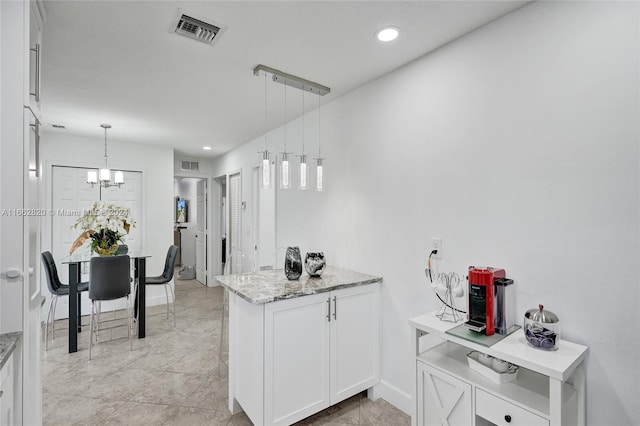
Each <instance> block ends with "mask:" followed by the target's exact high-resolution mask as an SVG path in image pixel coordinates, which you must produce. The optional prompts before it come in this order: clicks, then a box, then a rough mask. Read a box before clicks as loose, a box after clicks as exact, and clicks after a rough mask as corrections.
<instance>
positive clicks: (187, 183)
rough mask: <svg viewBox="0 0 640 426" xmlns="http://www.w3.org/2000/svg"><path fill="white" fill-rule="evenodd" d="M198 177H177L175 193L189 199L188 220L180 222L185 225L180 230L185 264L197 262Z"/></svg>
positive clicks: (181, 251) (181, 225) (182, 256)
mask: <svg viewBox="0 0 640 426" xmlns="http://www.w3.org/2000/svg"><path fill="white" fill-rule="evenodd" d="M199 180H200V179H197V178H180V177H177V178H175V181H174V193H175V195H176V197H181V198H184V199H186V200H187V212H188V218H187V219H188V220H189V221H188V222H185V223H180V224H179V226H180V227H183V226H184V227H185V229H182V230H181V231H180V232H181V234H182V237H181V250H180V257H181V260H182V264H183V265H195V264H196V234H197V232H198V206H197V201H198V181H199Z"/></svg>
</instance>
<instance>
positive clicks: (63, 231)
mask: <svg viewBox="0 0 640 426" xmlns="http://www.w3.org/2000/svg"><path fill="white" fill-rule="evenodd" d="M87 170H90V169H86V168H81V167H63V166H53V170H52V183H51V194H52V204H51V208H52V210H53V211H54V212H55V214H54V215H52V216H50V218H49V219H50V220H51V246H50V247H51V253H52V254H53V258H54V259H55V260H56V262H57V264H58V265H57V266H58V275H59V276H60V280H61V281H62V282H68V279H69V277H68V274H69V270H68V268H66V267H65V266H64V265H62V264H61V263H60V262H61V260H62V259H63V258H64V257H66V256H68V255H69V249H70V248H71V245H72V244H73V242H74V241H75V239H76V238H77V237H78V235H80V230H79V229H75V228H73V224H74V223H75V222H76V220H77V219H78V216H79V215H80V214H82V212H83V211H84V210H89V209H91V207H92V206H93V203H95V202H96V201H98V200H100V199H101V198H102V201H105V202H108V203H113V204H114V205H117V206H122V207H128V208H130V209H131V214H132V216H133V218H134V220H136V226H135V227H133V228H131V230H130V231H129V234H127V235H126V236H125V242H126V244H127V245H128V246H129V249H130V250H132V251H133V250H141V249H142V235H143V223H141V220H140V219H141V218H142V173H140V172H124V182H125V183H124V185H122V187H121V188H118V187H111V188H106V189H105V188H100V186H98V185H94V186H93V187H92V186H91V185H89V184H87ZM89 250H90V249H89V244H88V243H85V245H84V246H82V247H80V248H79V249H78V251H77V252H86V253H89ZM85 268H86V266H85ZM83 272H84V273H86V272H87V271H86V270H85V271H83ZM84 279H86V277H84ZM45 294H46V295H47V296H48V295H49V291H48V290H47V291H45ZM81 298H82V312H89V309H90V304H89V299H88V295H87V293H86V292H84V293H81ZM124 303H125V302H124V301H121V300H117V301H114V302H108V303H104V304H103V305H102V306H103V308H104V309H105V310H110V309H119V308H120V307H124ZM45 306H47V305H46V304H45ZM45 315H46V313H45ZM68 315H69V299H68V298H61V299H60V300H59V301H58V305H57V308H56V319H60V318H67V317H68Z"/></svg>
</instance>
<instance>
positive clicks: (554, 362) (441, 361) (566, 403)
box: [409, 313, 588, 426]
mask: <svg viewBox="0 0 640 426" xmlns="http://www.w3.org/2000/svg"><path fill="white" fill-rule="evenodd" d="M409 323H410V325H411V328H412V333H413V335H412V354H413V356H414V362H415V380H416V390H415V392H414V394H413V402H412V405H413V410H412V416H411V421H412V424H413V425H454V424H467V425H474V426H480V425H487V424H494V425H504V426H507V425H509V426H512V425H527V426H538V425H539V426H549V425H575V424H578V425H584V424H585V411H586V410H585V389H586V377H585V372H584V362H583V361H584V359H585V357H586V354H587V351H588V348H587V347H586V346H582V345H578V344H575V343H571V342H567V341H564V340H563V341H560V344H559V348H558V350H556V351H543V350H540V349H536V348H533V347H531V346H529V345H528V344H527V343H526V340H525V339H524V336H523V335H522V331H516V332H514V333H513V334H511V335H509V336H507V337H505V338H504V339H502V340H500V341H499V342H497V343H495V344H493V345H491V346H482V345H480V344H478V343H476V342H471V341H468V340H465V339H463V338H460V337H458V336H455V335H451V334H448V333H446V331H447V330H448V329H450V328H453V327H456V326H457V325H458V324H453V323H448V322H443V321H440V320H439V319H438V318H436V317H435V315H434V313H429V314H424V315H420V316H418V317H415V318H413V319H411V320H410V321H409ZM472 350H476V351H480V352H484V353H487V354H489V355H491V356H493V357H496V358H499V359H503V360H505V361H508V362H510V363H512V364H516V365H518V366H520V369H519V371H518V377H517V379H516V380H515V381H513V382H510V383H503V384H497V383H495V382H493V381H491V380H490V379H488V378H486V377H485V376H483V375H481V374H480V373H478V372H476V371H474V370H472V369H471V368H470V367H469V365H468V363H467V354H468V353H469V352H470V351H472Z"/></svg>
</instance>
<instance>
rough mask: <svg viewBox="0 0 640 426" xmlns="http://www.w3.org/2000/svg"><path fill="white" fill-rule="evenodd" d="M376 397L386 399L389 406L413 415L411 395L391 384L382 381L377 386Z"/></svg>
mask: <svg viewBox="0 0 640 426" xmlns="http://www.w3.org/2000/svg"><path fill="white" fill-rule="evenodd" d="M374 392H375V396H376V397H379V398H382V399H384V400H385V401H387V402H388V403H389V404H391V405H393V406H394V407H396V408H397V409H398V410H400V411H402V412H404V413H405V414H407V415H409V416H410V415H411V395H410V394H408V393H407V392H404V391H402V390H400V389H398V388H397V387H395V386H394V385H392V384H391V383H389V382H387V381H385V380H380V383H379V384H377V385H376V386H375V391H374Z"/></svg>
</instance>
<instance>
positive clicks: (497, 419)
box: [476, 389, 549, 426]
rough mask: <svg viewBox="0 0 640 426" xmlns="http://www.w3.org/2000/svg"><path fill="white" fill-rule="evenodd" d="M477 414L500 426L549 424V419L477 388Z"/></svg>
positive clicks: (543, 425)
mask: <svg viewBox="0 0 640 426" xmlns="http://www.w3.org/2000/svg"><path fill="white" fill-rule="evenodd" d="M476 414H477V415H478V416H480V417H483V418H485V419H486V420H489V421H490V422H492V423H495V424H496V425H498V426H517V425H523V426H538V425H540V426H549V420H547V419H545V418H544V417H540V416H538V415H537V414H533V413H532V412H530V411H527V410H525V409H523V408H520V407H518V406H517V405H514V404H512V403H510V402H507V401H505V400H504V399H502V398H498V397H497V396H495V395H492V394H490V393H488V392H485V391H483V390H480V389H476Z"/></svg>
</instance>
